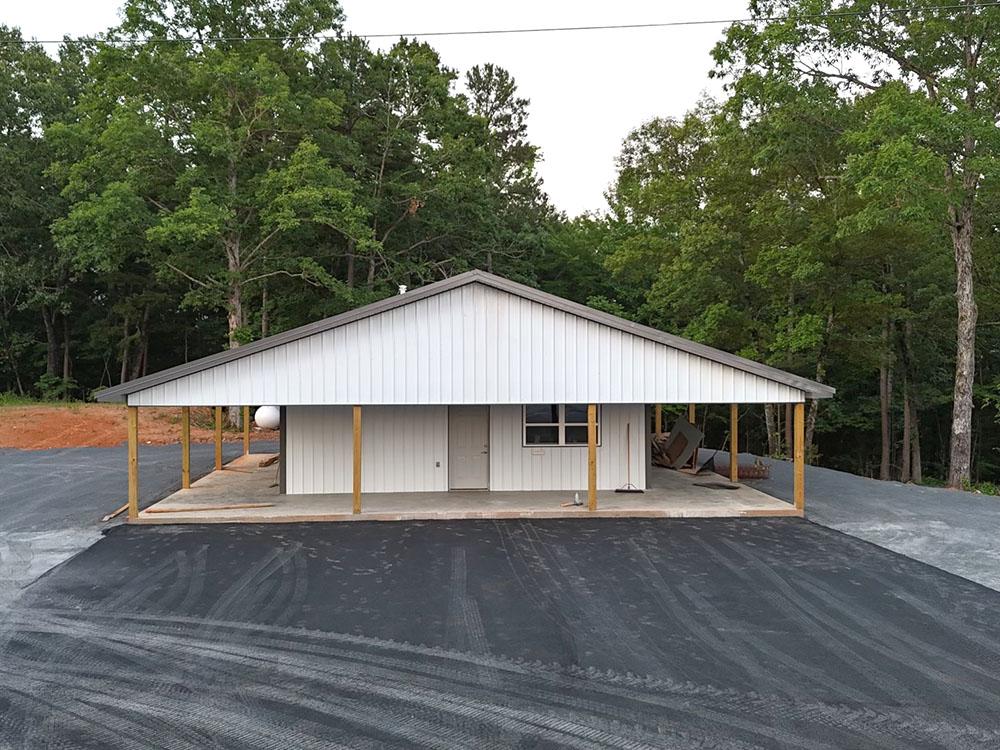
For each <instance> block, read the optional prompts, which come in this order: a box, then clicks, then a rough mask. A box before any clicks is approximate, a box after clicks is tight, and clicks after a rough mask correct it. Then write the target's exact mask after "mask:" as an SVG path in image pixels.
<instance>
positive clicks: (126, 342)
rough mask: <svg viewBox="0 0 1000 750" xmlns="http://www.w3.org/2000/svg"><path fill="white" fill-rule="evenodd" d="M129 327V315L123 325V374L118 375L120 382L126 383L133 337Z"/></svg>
mask: <svg viewBox="0 0 1000 750" xmlns="http://www.w3.org/2000/svg"><path fill="white" fill-rule="evenodd" d="M128 329H129V319H128V316H126V317H125V325H124V326H123V327H122V369H121V374H120V375H119V377H118V382H119V383H125V382H127V381H128V355H129V349H130V348H131V344H132V337H131V335H130V334H129V332H128Z"/></svg>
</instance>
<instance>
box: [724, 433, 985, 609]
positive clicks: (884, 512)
mask: <svg viewBox="0 0 1000 750" xmlns="http://www.w3.org/2000/svg"><path fill="white" fill-rule="evenodd" d="M719 456H720V460H724V463H725V465H728V461H729V457H728V454H724V453H721V452H720V454H719ZM722 456H725V458H724V459H722V458H721V457H722ZM741 459H742V460H744V461H752V460H753V456H750V455H749V454H742V455H741ZM767 462H768V463H769V464H771V478H770V479H767V480H764V481H755V482H749V483H748V484H750V486H752V487H756V488H757V489H759V490H762V491H763V492H767V493H768V494H770V495H773V496H775V497H780V498H782V499H783V500H789V501H790V500H791V498H792V465H791V463H789V462H788V461H774V460H772V459H767ZM806 516H807V517H808V518H810V519H811V520H813V521H815V522H816V523H821V524H823V525H824V526H829V527H830V528H832V529H838V530H840V531H843V532H846V533H848V534H851V535H853V536H856V537H859V538H860V539H866V540H868V541H869V542H874V543H875V544H878V545H880V546H882V547H885V548H886V549H891V550H893V551H894V552H899V553H900V554H902V555H907V556H908V557H912V558H914V559H916V560H922V561H923V562H926V563H930V564H931V565H934V566H935V567H938V568H941V569H942V570H947V571H949V572H950V573H955V574H956V575H960V576H963V577H965V578H968V579H969V580H971V581H976V582H977V583H981V584H983V585H984V586H989V587H990V588H992V589H996V590H998V591H1000V497H991V496H989V495H977V494H975V493H972V492H958V491H955V490H947V489H943V488H940V487H921V486H918V485H913V484H901V483H899V482H882V481H879V480H877V479H866V478H865V477H858V476H855V475H853V474H846V473H844V472H842V471H834V470H833V469H824V468H821V467H818V466H808V467H806Z"/></svg>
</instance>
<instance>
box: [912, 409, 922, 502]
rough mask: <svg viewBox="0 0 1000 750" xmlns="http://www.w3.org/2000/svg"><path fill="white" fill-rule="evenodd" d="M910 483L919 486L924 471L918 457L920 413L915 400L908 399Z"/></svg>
mask: <svg viewBox="0 0 1000 750" xmlns="http://www.w3.org/2000/svg"><path fill="white" fill-rule="evenodd" d="M910 410H911V414H910V431H911V435H910V453H911V455H910V481H911V482H913V483H914V484H920V483H921V482H923V481H924V470H923V467H922V464H921V457H920V412H919V411H917V402H916V399H913V398H911V399H910Z"/></svg>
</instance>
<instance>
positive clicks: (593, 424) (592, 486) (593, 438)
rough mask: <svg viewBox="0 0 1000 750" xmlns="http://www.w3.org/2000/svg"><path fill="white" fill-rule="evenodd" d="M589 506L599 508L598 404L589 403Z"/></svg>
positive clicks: (593, 508)
mask: <svg viewBox="0 0 1000 750" xmlns="http://www.w3.org/2000/svg"><path fill="white" fill-rule="evenodd" d="M587 507H588V508H589V509H590V510H597V404H587Z"/></svg>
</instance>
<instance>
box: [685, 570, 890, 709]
mask: <svg viewBox="0 0 1000 750" xmlns="http://www.w3.org/2000/svg"><path fill="white" fill-rule="evenodd" d="M679 590H680V592H681V595H682V596H683V597H684V598H685V599H687V600H688V601H689V602H691V604H692V605H693V606H694V607H695V608H696V609H698V610H699V611H700V612H701V613H702V614H703V615H704V616H705V617H706V619H707V620H708V621H709V623H710V625H711V626H712V627H714V628H715V629H716V630H717V631H718V632H720V633H727V634H729V635H731V636H732V637H733V639H734V640H735V641H737V643H734V644H733V648H735V649H742V650H746V651H751V652H752V651H757V652H759V653H761V654H762V655H764V656H766V657H768V658H770V659H771V660H772V661H774V662H776V663H778V664H781V665H782V666H783V667H785V669H787V670H788V671H790V672H793V673H795V674H797V675H799V676H800V677H805V678H806V679H807V680H810V681H811V682H812V683H813V684H815V685H821V686H823V687H825V688H826V689H827V690H831V691H833V692H834V693H837V694H838V695H840V696H843V698H844V700H850V701H856V702H859V703H865V702H869V701H871V700H872V698H871V696H869V695H868V694H866V693H865V692H864V691H862V690H859V689H856V688H854V687H852V686H850V685H847V684H845V683H843V682H841V681H840V680H837V679H835V678H833V677H830V676H828V675H827V674H826V673H825V672H824V671H823V670H821V669H819V668H818V667H814V666H812V665H810V664H806V663H805V662H803V661H802V660H801V659H797V658H796V657H794V656H792V655H791V654H788V653H786V652H785V651H782V650H781V649H778V648H775V647H774V646H772V645H770V644H769V643H767V642H766V641H764V640H763V639H761V638H757V637H756V636H753V637H751V636H748V635H747V634H746V632H745V630H746V628H745V626H744V625H743V623H741V622H739V621H737V620H733V619H731V618H729V617H727V616H726V615H725V614H724V613H723V612H722V611H721V610H720V609H719V608H718V607H716V606H715V605H713V604H712V603H711V602H710V601H709V600H708V599H707V598H705V597H704V596H702V595H701V594H700V593H698V592H697V591H695V590H694V588H693V587H692V586H691V585H690V584H688V583H682V584H680V586H679ZM775 679H777V678H775ZM779 683H780V680H779ZM799 689H801V688H799ZM782 692H783V693H785V694H788V695H791V694H792V693H793V692H794V690H792V689H791V688H790V686H788V685H787V683H785V687H784V688H783V689H782Z"/></svg>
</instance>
